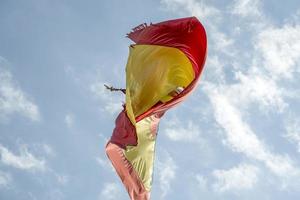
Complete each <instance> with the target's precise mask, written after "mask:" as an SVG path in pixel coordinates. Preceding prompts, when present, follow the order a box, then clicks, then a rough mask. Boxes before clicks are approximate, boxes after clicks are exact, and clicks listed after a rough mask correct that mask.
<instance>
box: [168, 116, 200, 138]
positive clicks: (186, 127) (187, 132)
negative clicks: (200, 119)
mask: <svg viewBox="0 0 300 200" xmlns="http://www.w3.org/2000/svg"><path fill="white" fill-rule="evenodd" d="M163 132H164V133H165V134H166V135H167V137H168V138H169V139H170V140H173V141H187V142H199V141H201V138H200V129H199V127H198V126H197V125H196V124H195V123H193V122H192V121H188V122H185V123H183V122H182V121H180V120H179V119H177V118H174V119H172V120H169V123H168V124H167V127H166V128H165V129H164V130H163Z"/></svg>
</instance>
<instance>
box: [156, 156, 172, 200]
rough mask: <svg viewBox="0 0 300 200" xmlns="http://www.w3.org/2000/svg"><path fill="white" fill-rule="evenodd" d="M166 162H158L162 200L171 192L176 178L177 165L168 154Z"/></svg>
mask: <svg viewBox="0 0 300 200" xmlns="http://www.w3.org/2000/svg"><path fill="white" fill-rule="evenodd" d="M163 160H164V161H163V162H162V161H160V160H158V162H157V171H158V177H159V185H160V189H161V191H162V192H161V198H164V197H165V196H166V195H167V194H168V193H169V192H170V190H171V182H172V181H173V180H174V179H175V177H176V168H177V166H176V163H175V162H174V160H173V158H172V157H171V156H170V155H169V154H168V153H166V154H165V158H164V159H163Z"/></svg>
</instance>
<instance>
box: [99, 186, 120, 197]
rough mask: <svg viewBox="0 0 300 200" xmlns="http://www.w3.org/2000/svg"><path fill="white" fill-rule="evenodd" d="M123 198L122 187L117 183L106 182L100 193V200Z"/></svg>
mask: <svg viewBox="0 0 300 200" xmlns="http://www.w3.org/2000/svg"><path fill="white" fill-rule="evenodd" d="M120 198H121V192H120V188H119V187H118V185H117V184H116V183H106V184H105V185H104V187H103V189H102V191H101V193H100V195H99V198H98V199H99V200H117V199H120Z"/></svg>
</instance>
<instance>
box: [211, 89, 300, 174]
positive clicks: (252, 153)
mask: <svg viewBox="0 0 300 200" xmlns="http://www.w3.org/2000/svg"><path fill="white" fill-rule="evenodd" d="M210 92H212V90H210ZM208 95H209V97H210V101H211V103H212V105H213V108H214V115H215V119H216V121H217V122H218V123H219V124H220V126H221V127H222V128H223V129H224V130H225V133H226V139H225V141H224V143H225V144H226V145H227V146H228V147H230V148H231V149H232V150H233V151H236V152H239V153H243V154H245V155H246V156H247V157H249V158H252V159H256V160H259V161H262V162H263V163H264V164H265V165H266V167H268V168H269V169H270V170H271V171H272V172H273V173H274V174H276V175H278V176H282V177H286V176H294V175H296V174H297V175H298V174H299V170H298V169H297V168H295V167H294V166H293V163H292V161H291V160H290V158H289V157H288V156H282V155H277V154H273V153H271V152H270V151H269V150H268V147H267V146H266V144H264V143H263V142H262V141H260V140H259V139H258V137H257V136H256V134H255V133H254V132H253V131H252V129H251V127H250V126H249V125H248V124H247V123H246V122H245V121H244V120H243V118H242V115H241V113H240V112H239V110H238V109H237V108H236V107H235V106H234V105H233V104H232V103H231V102H230V101H229V98H227V97H226V96H224V95H221V94H218V93H217V92H216V91H213V92H212V93H209V94H208Z"/></svg>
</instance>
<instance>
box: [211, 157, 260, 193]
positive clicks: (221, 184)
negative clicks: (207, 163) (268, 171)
mask: <svg viewBox="0 0 300 200" xmlns="http://www.w3.org/2000/svg"><path fill="white" fill-rule="evenodd" d="M258 172H259V169H258V168H257V167H255V166H253V165H249V164H245V163H243V164H240V165H238V166H236V167H233V168H231V169H228V170H214V171H213V176H214V177H215V179H216V182H215V183H214V185H213V187H214V189H215V190H216V191H218V192H225V191H235V190H245V189H252V188H253V187H254V186H255V184H256V182H257V181H258Z"/></svg>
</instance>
